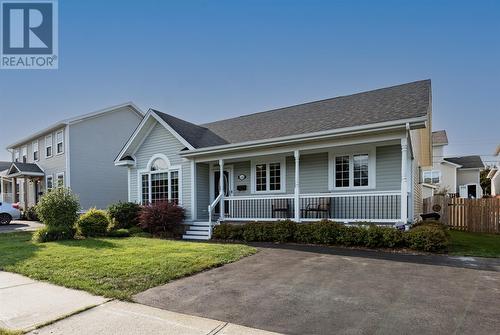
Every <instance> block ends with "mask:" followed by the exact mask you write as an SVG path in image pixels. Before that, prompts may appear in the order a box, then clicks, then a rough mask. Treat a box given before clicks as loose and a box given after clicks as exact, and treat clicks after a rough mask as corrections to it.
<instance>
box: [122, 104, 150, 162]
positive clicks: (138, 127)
mask: <svg viewBox="0 0 500 335" xmlns="http://www.w3.org/2000/svg"><path fill="white" fill-rule="evenodd" d="M151 113H152V111H151V110H149V111H148V112H147V113H146V115H144V118H143V119H142V121H141V122H140V123H139V125H138V126H137V127H136V128H135V130H134V132H133V133H132V136H130V138H129V139H128V140H127V142H126V143H125V145H124V146H123V148H122V150H120V153H119V154H118V156H116V158H115V165H117V163H118V162H119V161H120V160H121V159H122V158H123V156H124V154H125V153H126V152H127V150H128V149H130V146H131V145H132V143H133V142H134V140H135V138H136V137H137V136H138V135H139V133H140V131H141V130H142V128H143V127H144V125H145V124H146V123H147V122H148V120H149V118H150V117H151Z"/></svg>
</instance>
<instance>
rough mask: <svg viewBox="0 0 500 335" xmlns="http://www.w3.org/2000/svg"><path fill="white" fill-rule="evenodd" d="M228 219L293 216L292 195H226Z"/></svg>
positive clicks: (283, 217)
mask: <svg viewBox="0 0 500 335" xmlns="http://www.w3.org/2000/svg"><path fill="white" fill-rule="evenodd" d="M225 200H227V201H228V203H229V216H228V215H226V219H228V220H242V221H243V220H263V221H265V220H278V219H286V218H291V217H293V213H294V202H295V201H294V197H293V194H292V195H269V196H241V197H238V196H236V197H234V196H233V197H228V198H225Z"/></svg>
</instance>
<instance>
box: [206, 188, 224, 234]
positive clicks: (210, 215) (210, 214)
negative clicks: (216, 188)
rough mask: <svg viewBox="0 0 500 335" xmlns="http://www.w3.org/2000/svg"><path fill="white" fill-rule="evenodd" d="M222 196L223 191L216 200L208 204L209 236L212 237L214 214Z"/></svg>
mask: <svg viewBox="0 0 500 335" xmlns="http://www.w3.org/2000/svg"><path fill="white" fill-rule="evenodd" d="M221 198H222V193H220V194H219V195H218V196H217V198H215V200H214V201H213V202H212V203H211V204H210V205H208V238H209V239H211V238H212V230H213V223H212V219H213V214H214V209H215V207H216V206H217V204H218V203H219V202H220V199H221Z"/></svg>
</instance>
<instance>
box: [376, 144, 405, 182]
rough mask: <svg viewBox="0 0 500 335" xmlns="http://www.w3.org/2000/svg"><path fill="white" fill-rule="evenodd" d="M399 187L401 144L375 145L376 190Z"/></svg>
mask: <svg viewBox="0 0 500 335" xmlns="http://www.w3.org/2000/svg"><path fill="white" fill-rule="evenodd" d="M399 189H401V146H399V145H391V146H385V147H377V189H376V190H377V191H394V190H399Z"/></svg>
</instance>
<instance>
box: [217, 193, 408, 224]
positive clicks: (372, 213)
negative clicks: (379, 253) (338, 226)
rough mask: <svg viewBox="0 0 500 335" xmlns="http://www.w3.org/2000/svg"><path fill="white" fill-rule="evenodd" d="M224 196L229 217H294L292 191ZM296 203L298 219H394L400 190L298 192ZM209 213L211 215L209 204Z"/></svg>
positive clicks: (228, 218)
mask: <svg viewBox="0 0 500 335" xmlns="http://www.w3.org/2000/svg"><path fill="white" fill-rule="evenodd" d="M218 200H220V198H217V199H216V201H214V204H216V202H217V201H218ZM224 200H225V201H226V204H227V203H229V214H226V218H225V219H226V220H229V221H231V220H232V221H255V220H258V221H273V220H277V219H286V218H289V219H295V217H294V210H295V207H294V206H295V200H294V195H293V194H291V195H290V194H286V195H265V196H232V197H226V198H224ZM298 206H299V212H300V220H301V221H317V220H321V219H329V220H334V221H339V222H356V221H368V222H370V221H371V222H379V223H384V222H396V221H399V220H400V219H401V192H399V191H393V192H392V191H391V192H366V193H365V192H364V193H318V194H300V196H299V204H298ZM214 207H215V206H214ZM212 209H213V207H212ZM209 216H210V217H211V216H212V211H211V209H210V207H209Z"/></svg>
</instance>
